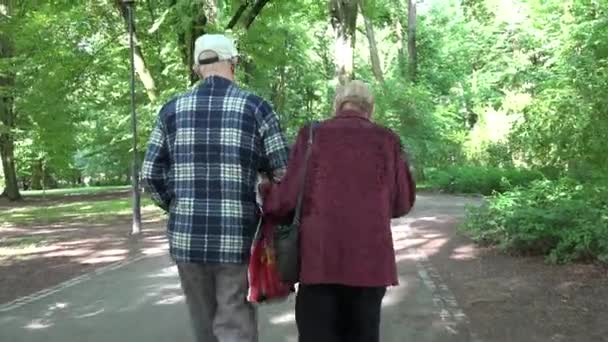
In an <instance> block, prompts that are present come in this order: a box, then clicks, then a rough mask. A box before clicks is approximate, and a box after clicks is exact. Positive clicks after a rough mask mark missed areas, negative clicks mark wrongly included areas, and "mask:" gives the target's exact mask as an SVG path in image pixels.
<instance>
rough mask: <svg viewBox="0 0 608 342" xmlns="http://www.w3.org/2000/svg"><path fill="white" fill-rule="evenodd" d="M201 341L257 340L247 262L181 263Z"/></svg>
mask: <svg viewBox="0 0 608 342" xmlns="http://www.w3.org/2000/svg"><path fill="white" fill-rule="evenodd" d="M177 269H178V271H179V277H180V279H181V283H182V289H183V290H184V295H185V296H186V303H187V304H188V309H189V310H190V317H191V319H192V326H193V329H194V335H195V337H196V341H197V342H257V341H258V326H257V314H256V310H255V308H254V307H253V305H251V304H250V303H249V302H247V290H248V286H249V284H248V280H247V266H246V265H206V264H194V263H192V264H191V263H178V264H177Z"/></svg>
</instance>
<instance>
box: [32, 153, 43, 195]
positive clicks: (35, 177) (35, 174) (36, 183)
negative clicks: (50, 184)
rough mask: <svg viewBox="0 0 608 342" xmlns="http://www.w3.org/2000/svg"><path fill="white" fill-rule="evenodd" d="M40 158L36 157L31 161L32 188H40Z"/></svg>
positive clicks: (41, 176)
mask: <svg viewBox="0 0 608 342" xmlns="http://www.w3.org/2000/svg"><path fill="white" fill-rule="evenodd" d="M42 173H43V171H42V159H36V160H34V162H33V163H32V180H31V187H32V190H42V178H43V175H42Z"/></svg>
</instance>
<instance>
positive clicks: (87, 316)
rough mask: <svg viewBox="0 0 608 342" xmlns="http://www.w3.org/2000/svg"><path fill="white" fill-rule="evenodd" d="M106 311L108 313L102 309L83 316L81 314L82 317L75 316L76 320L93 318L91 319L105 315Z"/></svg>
mask: <svg viewBox="0 0 608 342" xmlns="http://www.w3.org/2000/svg"><path fill="white" fill-rule="evenodd" d="M105 311H106V309H105V308H100V309H97V310H95V311H91V312H87V313H83V314H80V315H75V316H74V318H76V319H83V318H91V317H95V316H97V315H100V314H102V313H104V312H105Z"/></svg>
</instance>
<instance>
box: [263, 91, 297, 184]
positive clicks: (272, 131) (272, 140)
mask: <svg viewBox="0 0 608 342" xmlns="http://www.w3.org/2000/svg"><path fill="white" fill-rule="evenodd" d="M256 116H257V117H258V118H259V134H260V137H261V139H262V145H263V148H264V154H265V156H264V157H265V159H266V161H267V167H268V168H269V170H267V171H268V173H269V174H270V175H271V176H272V177H273V179H274V180H278V179H280V178H281V177H282V175H283V174H284V172H285V169H286V167H287V158H288V156H289V146H288V144H287V140H286V139H285V136H284V134H283V131H282V130H281V125H280V123H279V119H278V118H277V115H276V114H275V112H274V111H273V110H272V107H271V106H270V104H269V103H268V102H266V101H263V100H262V101H261V103H260V105H259V106H258V107H257V109H256Z"/></svg>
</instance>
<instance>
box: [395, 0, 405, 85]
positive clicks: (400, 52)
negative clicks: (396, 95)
mask: <svg viewBox="0 0 608 342" xmlns="http://www.w3.org/2000/svg"><path fill="white" fill-rule="evenodd" d="M394 4H395V8H397V9H399V8H401V5H402V4H401V0H395V2H394ZM402 20H403V17H402V16H401V15H400V13H399V12H397V13H395V18H394V21H393V25H394V26H395V27H394V30H395V35H396V36H397V65H398V67H399V74H400V75H401V76H403V77H404V78H405V77H408V75H407V56H406V53H405V48H404V46H405V44H404V37H405V32H404V31H403V24H402Z"/></svg>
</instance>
